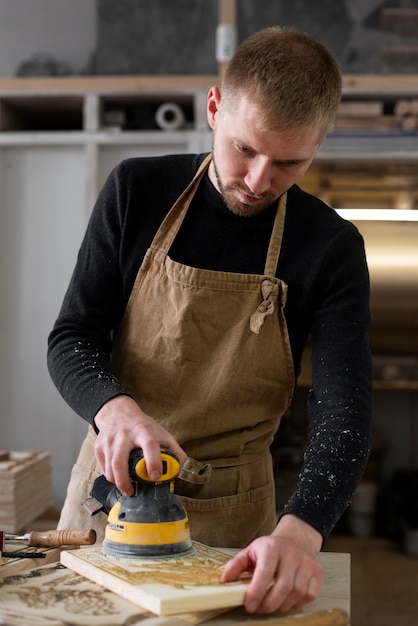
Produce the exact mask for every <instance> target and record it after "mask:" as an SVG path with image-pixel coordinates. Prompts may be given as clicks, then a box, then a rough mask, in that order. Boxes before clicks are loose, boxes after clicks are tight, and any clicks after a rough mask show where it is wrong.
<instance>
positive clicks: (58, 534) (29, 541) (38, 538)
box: [5, 528, 96, 548]
mask: <svg viewBox="0 0 418 626" xmlns="http://www.w3.org/2000/svg"><path fill="white" fill-rule="evenodd" d="M5 539H6V541H23V542H25V543H26V545H28V546H36V547H38V548H41V547H43V548H50V547H57V546H91V545H93V544H94V543H95V541H96V531H95V530H93V529H92V528H87V529H85V528H82V529H76V530H45V531H37V530H33V531H32V532H30V533H25V534H24V535H5Z"/></svg>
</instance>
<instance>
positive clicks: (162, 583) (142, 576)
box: [61, 543, 248, 615]
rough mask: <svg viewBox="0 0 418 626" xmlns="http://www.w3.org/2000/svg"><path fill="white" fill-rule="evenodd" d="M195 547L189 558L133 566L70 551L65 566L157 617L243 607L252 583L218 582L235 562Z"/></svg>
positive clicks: (132, 562)
mask: <svg viewBox="0 0 418 626" xmlns="http://www.w3.org/2000/svg"><path fill="white" fill-rule="evenodd" d="M194 548H195V553H194V554H193V555H191V556H189V557H182V558H169V559H147V560H145V559H131V560H129V561H128V560H122V559H119V558H116V557H109V556H106V555H104V554H103V553H102V550H101V548H92V549H83V550H69V551H68V552H67V553H66V554H64V553H62V555H61V562H62V563H63V564H64V565H66V566H67V567H69V568H70V569H73V570H74V571H76V572H77V573H79V574H82V575H83V576H86V578H89V579H90V580H93V581H94V582H96V583H98V584H100V585H103V586H104V587H106V588H107V589H110V590H111V591H114V592H115V593H117V594H118V595H120V596H122V597H123V598H125V599H126V600H130V601H131V602H134V603H135V604H138V605H139V606H142V607H143V608H145V609H147V610H148V611H151V612H153V613H155V614H156V615H176V614H178V613H181V612H184V611H187V612H193V611H202V610H203V611H205V610H211V609H220V608H228V607H234V606H239V605H241V604H242V603H243V600H244V595H245V591H246V588H247V585H248V582H234V583H225V584H222V583H220V582H219V578H220V575H221V573H222V569H223V567H224V565H225V564H226V563H227V562H228V560H229V559H230V558H231V557H230V556H229V555H227V554H225V553H223V552H221V551H219V550H215V549H214V548H211V547H209V546H205V545H203V544H199V543H194Z"/></svg>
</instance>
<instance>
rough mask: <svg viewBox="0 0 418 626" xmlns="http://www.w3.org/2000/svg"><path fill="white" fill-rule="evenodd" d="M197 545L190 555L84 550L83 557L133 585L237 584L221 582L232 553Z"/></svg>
mask: <svg viewBox="0 0 418 626" xmlns="http://www.w3.org/2000/svg"><path fill="white" fill-rule="evenodd" d="M194 547H195V553H194V554H192V555H190V556H183V557H181V558H170V559H156V560H150V559H148V560H146V561H142V560H139V559H135V560H134V559H130V560H124V559H119V558H117V557H113V556H110V557H109V556H105V555H104V554H102V553H101V552H98V551H96V550H94V551H93V550H82V551H80V553H79V556H80V557H81V558H83V559H84V560H86V561H88V562H89V563H91V564H92V565H95V566H97V567H99V568H100V569H101V570H103V571H106V572H108V573H109V574H112V575H113V576H116V577H117V578H120V579H122V580H123V581H125V582H127V583H129V584H131V585H145V584H162V585H170V586H171V587H174V588H176V589H183V588H185V587H193V586H198V585H199V586H201V585H215V584H216V585H220V584H228V585H230V584H233V583H221V582H220V577H221V574H222V571H223V568H224V566H225V564H226V563H227V562H228V561H229V559H230V558H231V557H230V556H228V555H227V554H223V553H222V552H219V551H217V550H214V549H213V548H210V547H208V546H204V545H201V544H194Z"/></svg>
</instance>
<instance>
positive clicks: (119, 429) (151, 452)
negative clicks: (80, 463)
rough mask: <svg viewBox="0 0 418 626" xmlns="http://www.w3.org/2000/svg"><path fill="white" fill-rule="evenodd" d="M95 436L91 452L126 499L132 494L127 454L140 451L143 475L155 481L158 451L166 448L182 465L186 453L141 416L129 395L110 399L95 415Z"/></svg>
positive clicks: (159, 462) (149, 420) (147, 416)
mask: <svg viewBox="0 0 418 626" xmlns="http://www.w3.org/2000/svg"><path fill="white" fill-rule="evenodd" d="M94 421H95V423H96V426H97V428H98V429H99V434H98V435H97V439H96V442H95V444H94V452H95V455H96V458H97V461H98V463H99V465H100V467H101V469H102V472H103V474H104V475H105V477H106V478H107V480H109V481H110V482H112V483H115V484H116V486H117V488H118V489H119V490H120V491H121V492H122V493H123V494H124V495H127V496H131V495H132V493H133V487H132V483H131V481H130V478H129V472H128V459H129V454H130V453H131V451H132V450H135V449H136V448H142V451H143V453H144V459H145V464H146V467H147V472H148V474H149V476H150V477H151V478H152V479H153V480H158V479H159V478H160V476H161V472H162V463H161V453H160V448H161V447H165V448H169V449H170V450H171V451H172V452H174V454H176V455H177V456H178V457H179V460H180V464H181V465H183V463H185V461H186V459H187V454H186V453H185V452H184V450H183V449H182V448H181V447H180V446H179V445H178V443H177V441H176V440H175V439H174V437H173V436H172V435H170V433H169V432H167V431H166V430H165V429H164V428H163V427H162V426H161V425H160V424H158V422H156V421H155V420H153V419H152V418H151V417H150V416H149V415H147V414H146V413H144V412H143V411H142V410H141V409H140V407H139V406H138V404H137V403H136V402H135V400H133V399H132V398H131V397H129V396H124V395H121V396H116V397H115V398H112V399H111V400H109V401H108V402H106V404H104V405H103V406H102V408H101V409H100V410H99V411H98V412H97V414H96V417H95V419H94Z"/></svg>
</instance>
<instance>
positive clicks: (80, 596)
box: [0, 548, 350, 626]
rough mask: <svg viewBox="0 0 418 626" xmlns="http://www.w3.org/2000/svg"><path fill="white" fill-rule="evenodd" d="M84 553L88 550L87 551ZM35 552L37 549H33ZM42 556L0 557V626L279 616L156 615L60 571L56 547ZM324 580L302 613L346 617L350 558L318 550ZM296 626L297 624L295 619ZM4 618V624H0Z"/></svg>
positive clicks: (214, 622) (216, 625)
mask: <svg viewBox="0 0 418 626" xmlns="http://www.w3.org/2000/svg"><path fill="white" fill-rule="evenodd" d="M86 549H88V548H86ZM38 550H39V549H38ZM43 550H44V551H45V553H46V558H45V559H43V564H42V565H39V559H36V560H35V559H2V561H1V565H0V624H4V625H5V626H9V625H10V626H27V624H31V626H68V624H71V626H135V625H136V624H140V625H141V626H190V625H191V624H193V625H195V624H201V623H204V624H206V625H207V626H242V625H243V624H245V625H246V626H247V625H248V626H250V625H254V626H257V624H260V626H261V624H262V625H263V626H266V625H267V624H271V626H280V623H281V621H282V619H284V618H283V616H282V615H280V616H278V615H276V616H268V615H259V616H254V615H251V616H250V615H249V614H247V613H246V612H245V610H244V609H243V608H242V607H238V608H236V609H232V610H231V609H229V610H228V611H226V612H221V611H206V612H204V613H202V612H200V613H189V614H184V615H178V616H176V617H173V616H170V617H156V616H155V615H153V614H151V613H148V612H147V611H145V610H142V609H140V608H139V607H138V606H137V605H134V604H132V603H131V602H129V601H128V600H124V599H123V598H121V597H120V596H118V595H116V594H114V593H113V592H111V591H108V590H106V589H104V588H103V587H101V586H100V585H98V584H96V583H94V582H91V581H89V580H87V579H86V578H84V577H83V576H80V575H79V574H77V573H75V572H73V571H72V570H69V569H67V568H65V567H64V566H63V565H61V564H60V562H59V560H60V552H61V550H62V549H61V548H45V549H43ZM318 560H319V561H320V562H321V564H322V566H323V568H324V580H323V584H322V588H321V593H320V595H319V597H318V598H317V600H316V601H315V602H313V603H312V604H310V605H309V606H307V607H306V608H305V610H304V614H312V613H315V612H316V611H325V610H331V609H337V608H338V609H343V610H344V611H346V612H347V614H349V613H350V555H349V554H344V553H335V552H322V553H321V554H320V555H319V556H318ZM298 615H300V614H298ZM293 616H294V617H295V619H294V622H295V626H297V625H298V623H299V622H300V620H299V619H298V618H297V617H296V614H294V615H293ZM1 620H3V621H1Z"/></svg>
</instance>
